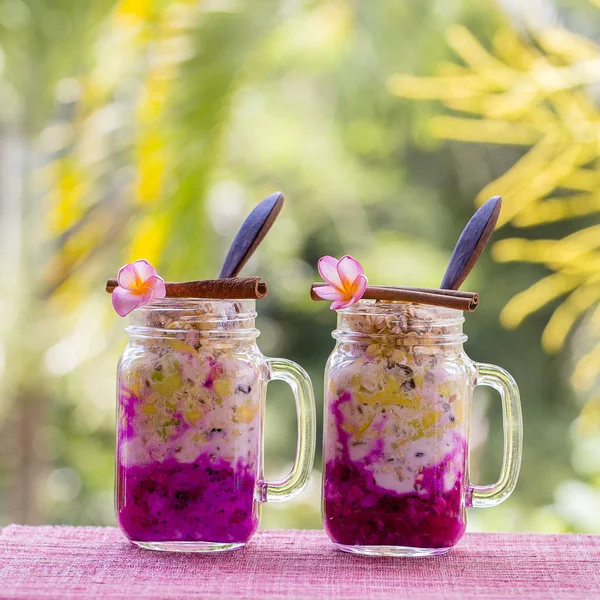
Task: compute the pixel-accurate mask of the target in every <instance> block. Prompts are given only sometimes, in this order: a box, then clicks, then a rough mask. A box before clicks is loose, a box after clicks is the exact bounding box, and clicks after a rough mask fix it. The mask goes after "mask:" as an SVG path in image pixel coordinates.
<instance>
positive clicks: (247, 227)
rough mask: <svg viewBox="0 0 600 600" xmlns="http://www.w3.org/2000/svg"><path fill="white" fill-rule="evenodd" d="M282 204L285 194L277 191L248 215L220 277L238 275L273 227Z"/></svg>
mask: <svg viewBox="0 0 600 600" xmlns="http://www.w3.org/2000/svg"><path fill="white" fill-rule="evenodd" d="M282 206H283V194H282V193H281V192H276V193H275V194H271V195H270V196H269V197H268V198H265V199H264V200H263V201H262V202H261V203H260V204H259V205H258V206H256V207H255V208H254V210H253V211H252V212H251V213H250V214H249V215H248V216H247V217H246V220H245V221H244V222H243V223H242V226H241V227H240V230H239V231H238V232H237V235H236V236H235V239H234V240H233V243H232V244H231V247H230V248H229V252H228V253H227V256H226V257H225V262H224V263H223V268H222V269H221V273H219V279H225V278H227V277H237V275H238V274H239V272H240V271H241V270H242V268H243V267H244V265H245V264H246V263H247V262H248V259H249V258H250V257H251V256H252V255H253V254H254V251H255V250H256V248H258V245H259V244H260V243H261V242H262V241H263V239H264V237H265V235H267V232H268V231H269V229H271V226H272V225H273V223H274V222H275V219H276V218H277V215H278V214H279V212H280V211H281V207H282Z"/></svg>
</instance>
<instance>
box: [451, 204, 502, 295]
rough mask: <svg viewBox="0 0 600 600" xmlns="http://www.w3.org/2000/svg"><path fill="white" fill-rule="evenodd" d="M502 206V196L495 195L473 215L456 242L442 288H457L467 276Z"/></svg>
mask: <svg viewBox="0 0 600 600" xmlns="http://www.w3.org/2000/svg"><path fill="white" fill-rule="evenodd" d="M501 206H502V198H501V197H500V196H494V197H493V198H490V199H489V200H488V201H487V202H486V203H485V204H484V205H483V206H482V207H481V208H479V210H477V212H476V213H475V214H474V215H473V216H472V217H471V219H470V221H469V222H468V223H467V225H466V227H465V228H464V229H463V231H462V233H461V234H460V237H459V238H458V242H456V246H455V247H454V252H452V256H451V257H450V262H449V264H448V268H447V269H446V272H445V273H444V278H443V279H442V284H441V285H440V287H441V288H442V289H445V290H457V289H458V288H459V287H460V286H461V285H462V282H463V281H464V280H465V279H466V278H467V276H468V275H469V273H470V272H471V269H472V268H473V267H474V266H475V263H476V262H477V260H478V259H479V257H480V256H481V253H482V252H483V250H484V248H485V247H486V246H487V243H488V241H489V239H490V237H491V236H492V233H493V232H494V227H495V226H496V222H497V221H498V215H499V214H500V208H501Z"/></svg>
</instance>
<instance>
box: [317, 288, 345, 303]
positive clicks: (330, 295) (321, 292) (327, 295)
mask: <svg viewBox="0 0 600 600" xmlns="http://www.w3.org/2000/svg"><path fill="white" fill-rule="evenodd" d="M313 291H314V293H315V294H316V295H317V296H319V298H323V300H343V299H344V298H346V297H347V296H346V295H345V294H343V293H342V292H340V290H338V289H337V288H334V287H333V286H331V285H321V286H319V287H314V288H313Z"/></svg>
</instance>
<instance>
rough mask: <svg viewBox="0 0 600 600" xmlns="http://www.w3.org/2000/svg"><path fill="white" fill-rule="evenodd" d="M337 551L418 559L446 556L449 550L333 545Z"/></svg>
mask: <svg viewBox="0 0 600 600" xmlns="http://www.w3.org/2000/svg"><path fill="white" fill-rule="evenodd" d="M335 545H336V546H337V548H338V549H339V550H342V551H343V552H349V553H351V554H361V555H363V556H404V557H412V558H419V557H425V556H439V555H440V554H446V552H448V550H450V548H412V547H411V546H346V545H344V544H335Z"/></svg>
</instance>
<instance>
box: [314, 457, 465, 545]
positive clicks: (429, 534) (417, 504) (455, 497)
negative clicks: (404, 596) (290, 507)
mask: <svg viewBox="0 0 600 600" xmlns="http://www.w3.org/2000/svg"><path fill="white" fill-rule="evenodd" d="M448 462H449V461H448V460H444V461H442V462H440V463H438V464H437V465H435V466H432V467H427V468H425V469H423V471H422V472H421V473H420V475H419V477H418V480H419V485H418V490H415V492H414V493H408V494H397V493H395V492H391V491H389V490H386V489H384V488H382V487H380V486H378V485H377V484H376V483H375V480H374V478H373V476H372V475H371V474H370V473H369V472H368V471H367V470H366V469H365V468H364V467H363V466H362V465H360V464H357V463H356V462H353V461H351V460H350V459H349V458H347V457H345V458H337V459H335V460H333V461H330V462H328V463H327V464H326V468H325V497H324V513H325V528H326V530H327V532H328V533H329V536H330V537H331V538H332V539H333V541H335V542H337V543H338V544H344V545H365V546H408V547H412V548H448V547H451V546H454V545H455V544H456V543H457V542H458V540H460V538H461V537H462V535H463V534H464V532H465V528H466V523H465V520H464V507H463V498H464V492H463V485H462V476H459V477H456V476H455V477H454V485H453V487H452V488H450V489H449V490H446V489H444V479H445V471H446V465H447V464H448Z"/></svg>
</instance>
